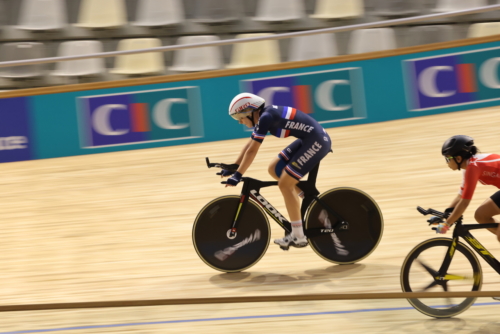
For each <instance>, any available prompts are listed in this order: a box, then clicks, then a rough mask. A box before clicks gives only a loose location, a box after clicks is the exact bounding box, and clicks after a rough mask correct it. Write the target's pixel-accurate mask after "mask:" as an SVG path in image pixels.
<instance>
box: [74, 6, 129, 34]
mask: <svg viewBox="0 0 500 334" xmlns="http://www.w3.org/2000/svg"><path fill="white" fill-rule="evenodd" d="M125 24H127V15H126V11H125V3H124V0H81V3H80V10H79V12H78V22H77V23H76V24H75V25H76V26H77V27H82V28H87V29H109V28H119V27H122V26H124V25H125Z"/></svg>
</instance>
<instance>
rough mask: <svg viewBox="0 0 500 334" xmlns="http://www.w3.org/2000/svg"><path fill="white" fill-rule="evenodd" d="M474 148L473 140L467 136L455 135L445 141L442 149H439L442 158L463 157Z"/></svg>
mask: <svg viewBox="0 0 500 334" xmlns="http://www.w3.org/2000/svg"><path fill="white" fill-rule="evenodd" d="M473 146H474V139H473V138H472V137H469V136H464V135H457V136H453V137H451V138H449V139H447V140H446V141H445V142H444V144H443V148H442V149H441V154H442V155H444V156H451V157H455V156H463V155H464V154H467V153H470V150H471V148H472V147H473Z"/></svg>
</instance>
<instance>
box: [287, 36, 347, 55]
mask: <svg viewBox="0 0 500 334" xmlns="http://www.w3.org/2000/svg"><path fill="white" fill-rule="evenodd" d="M337 54H338V53H337V43H336V40H335V35H334V34H318V35H311V36H299V37H294V38H292V40H291V43H290V48H289V50H288V61H298V60H310V59H316V58H326V57H334V56H336V55H337Z"/></svg>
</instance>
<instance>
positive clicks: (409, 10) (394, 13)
mask: <svg viewBox="0 0 500 334" xmlns="http://www.w3.org/2000/svg"><path fill="white" fill-rule="evenodd" d="M418 5H419V2H418V1H416V0H410V1H408V0H379V2H378V4H377V9H376V10H375V13H374V14H375V15H378V16H382V17H387V18H391V17H404V16H413V15H416V14H418V13H419V11H420V8H418Z"/></svg>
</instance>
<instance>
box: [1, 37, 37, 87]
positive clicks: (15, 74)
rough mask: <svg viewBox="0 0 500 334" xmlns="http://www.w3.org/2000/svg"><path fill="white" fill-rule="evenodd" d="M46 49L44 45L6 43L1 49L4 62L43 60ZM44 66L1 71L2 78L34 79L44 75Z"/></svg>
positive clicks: (27, 66) (28, 66)
mask: <svg viewBox="0 0 500 334" xmlns="http://www.w3.org/2000/svg"><path fill="white" fill-rule="evenodd" d="M44 55H45V47H44V45H43V44H42V43H35V42H16V43H6V44H3V45H2V46H1V47H0V57H1V58H0V59H1V60H2V61H13V60H26V59H36V58H43V57H44ZM43 69H44V65H42V64H36V65H23V66H14V67H7V68H2V69H0V77H2V78H9V79H32V78H36V77H41V76H43V75H44V72H43Z"/></svg>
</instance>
